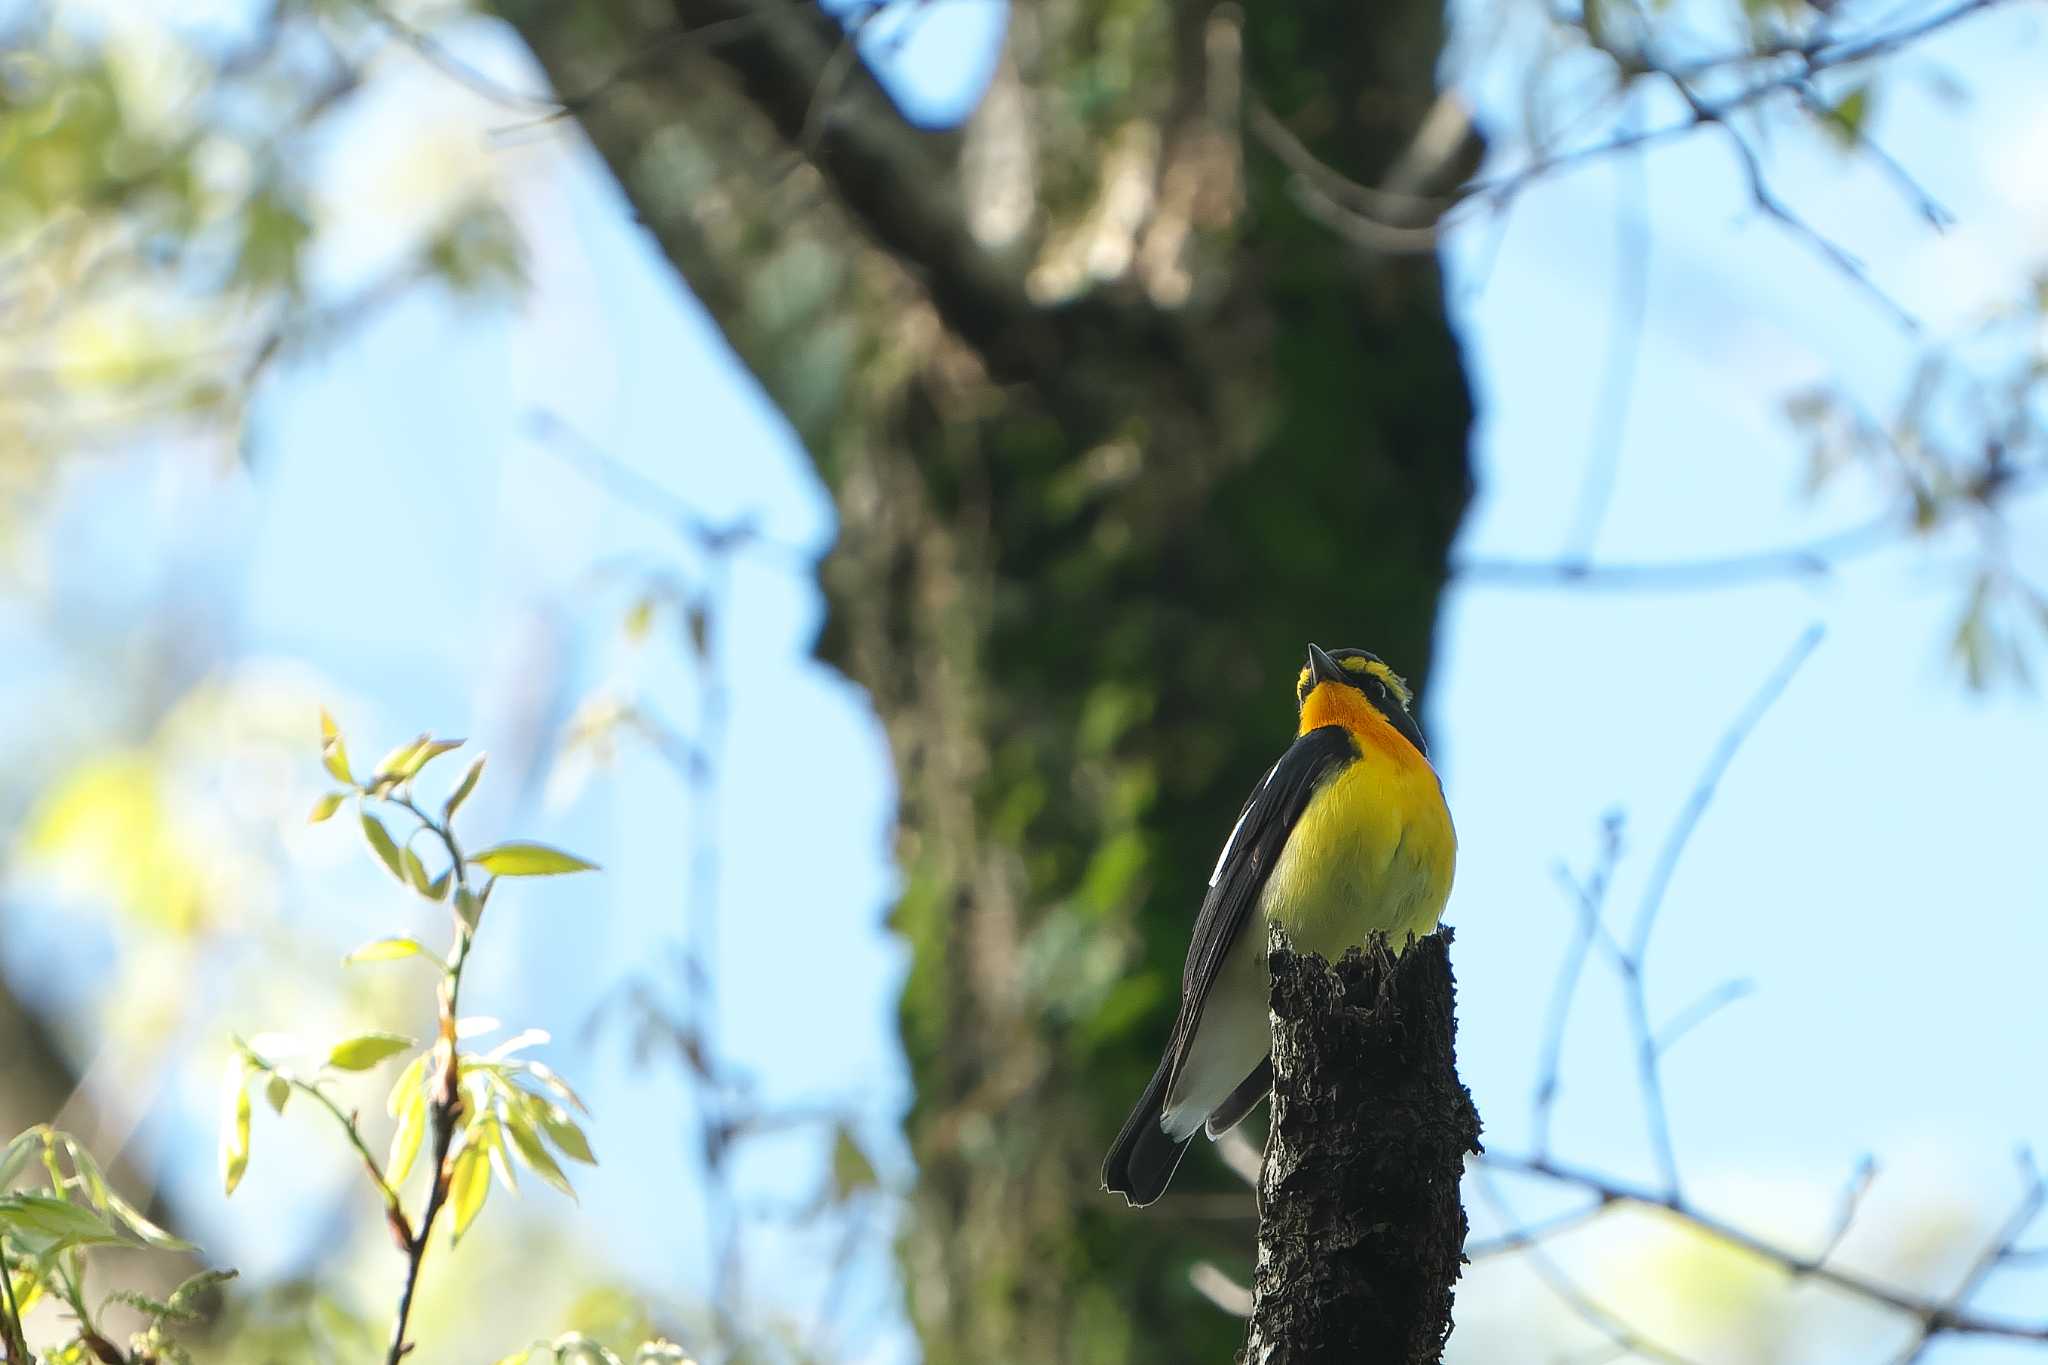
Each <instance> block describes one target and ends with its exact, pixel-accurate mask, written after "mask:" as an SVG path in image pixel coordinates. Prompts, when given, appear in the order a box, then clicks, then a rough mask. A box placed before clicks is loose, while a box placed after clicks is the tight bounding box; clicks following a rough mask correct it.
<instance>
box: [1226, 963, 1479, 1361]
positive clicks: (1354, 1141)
mask: <svg viewBox="0 0 2048 1365" xmlns="http://www.w3.org/2000/svg"><path fill="white" fill-rule="evenodd" d="M1450 941H1451V931H1450V930H1449V929H1448V928H1444V929H1440V930H1438V931H1437V932H1436V933H1434V934H1431V935H1429V936H1428V937H1426V938H1423V939H1421V940H1415V939H1412V938H1411V939H1410V940H1409V946H1408V948H1407V951H1405V952H1404V953H1402V954H1401V955H1400V956H1399V957H1396V956H1395V955H1394V954H1393V953H1392V952H1390V951H1389V949H1388V946H1387V942H1386V939H1385V936H1383V935H1377V934H1376V935H1374V936H1373V939H1372V941H1371V942H1369V943H1368V944H1367V945H1366V948H1365V950H1364V951H1363V952H1361V951H1359V950H1358V949H1353V950H1351V951H1350V952H1348V953H1346V954H1345V956H1344V959H1343V960H1342V961H1340V962H1338V963H1337V964H1336V965H1334V966H1332V965H1331V964H1330V963H1328V962H1326V961H1325V960H1324V959H1322V958H1321V957H1318V956H1316V955H1314V954H1297V953H1295V952H1293V951H1292V950H1291V949H1289V948H1288V947H1287V946H1286V944H1285V942H1284V941H1283V939H1282V938H1281V936H1280V935H1279V933H1278V932H1277V930H1276V931H1275V933H1274V936H1273V939H1272V943H1271V949H1270V959H1269V960H1270V963H1271V966H1272V974H1273V995H1272V1008H1273V1115H1272V1129H1271V1135H1270V1136H1269V1137H1268V1139H1267V1142H1266V1157H1265V1162H1264V1165H1263V1167H1262V1169H1261V1171H1260V1176H1259V1195H1260V1201H1261V1214H1260V1218H1259V1255H1258V1267H1257V1271H1256V1275H1255V1279H1254V1282H1253V1297H1252V1319H1251V1334H1250V1338H1249V1341H1248V1344H1247V1346H1246V1348H1245V1356H1244V1359H1245V1362H1246V1365H1435V1362H1437V1361H1438V1360H1439V1359H1441V1357H1442V1355H1443V1346H1444V1341H1445V1339H1446V1338H1447V1337H1448V1336H1449V1335H1450V1330H1451V1295H1452V1289H1453V1286H1455V1284H1456V1283H1457V1280H1458V1275H1459V1272H1460V1270H1461V1268H1462V1266H1463V1265H1464V1260H1465V1257H1464V1245H1465V1232H1466V1222H1465V1209H1464V1205H1463V1204H1462V1203H1461V1202H1460V1200H1459V1195H1458V1183H1459V1179H1460V1177H1461V1176H1462V1175H1463V1172H1464V1161H1465V1154H1466V1153H1468V1152H1477V1151H1478V1150H1480V1148H1479V1115H1478V1113H1477V1112H1476V1111H1475V1110H1474V1109H1473V1107H1472V1096H1471V1093H1470V1092H1469V1091H1467V1090H1466V1089H1465V1087H1464V1085H1463V1084H1462V1083H1461V1082H1460V1081H1459V1080H1458V1071H1457V1059H1456V1053H1455V1038H1456V1030H1457V1020H1456V1013H1455V1009H1454V1004H1455V987H1454V984H1453V982H1452V979H1451V961H1450V952H1449V949H1450Z"/></svg>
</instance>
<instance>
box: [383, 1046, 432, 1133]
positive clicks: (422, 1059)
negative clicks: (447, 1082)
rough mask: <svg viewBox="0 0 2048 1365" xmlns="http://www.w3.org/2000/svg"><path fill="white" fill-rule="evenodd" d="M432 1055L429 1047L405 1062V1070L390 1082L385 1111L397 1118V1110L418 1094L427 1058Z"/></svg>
mask: <svg viewBox="0 0 2048 1365" xmlns="http://www.w3.org/2000/svg"><path fill="white" fill-rule="evenodd" d="M433 1055H434V1054H433V1052H432V1050H431V1049H430V1050H428V1051H426V1052H422V1053H421V1054H420V1055H419V1056H417V1057H415V1058H413V1059H412V1060H411V1061H409V1062H407V1063H406V1064H405V1070H403V1071H401V1072H399V1073H398V1079H397V1080H395V1081H393V1082H392V1083H391V1093H390V1095H388V1096H386V1097H385V1100H384V1112H385V1113H387V1114H389V1115H391V1117H393V1118H397V1117H398V1113H399V1111H400V1110H402V1109H404V1108H405V1107H406V1106H407V1105H409V1104H411V1103H412V1102H413V1098H414V1097H415V1096H417V1095H418V1094H420V1085H421V1083H422V1082H423V1081H425V1080H426V1076H427V1059H428V1058H429V1057H432V1056H433Z"/></svg>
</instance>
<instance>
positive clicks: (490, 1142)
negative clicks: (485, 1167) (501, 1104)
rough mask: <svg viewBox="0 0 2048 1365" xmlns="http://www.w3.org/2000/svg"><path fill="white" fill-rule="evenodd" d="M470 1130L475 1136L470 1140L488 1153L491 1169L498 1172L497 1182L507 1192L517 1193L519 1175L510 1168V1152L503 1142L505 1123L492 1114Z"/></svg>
mask: <svg viewBox="0 0 2048 1365" xmlns="http://www.w3.org/2000/svg"><path fill="white" fill-rule="evenodd" d="M472 1131H473V1132H474V1134H475V1136H474V1137H473V1138H472V1139H471V1140H472V1141H474V1142H476V1143H477V1144H478V1145H480V1146H482V1147H483V1148H484V1150H485V1151H486V1152H487V1153H489V1155H490V1158H491V1169H492V1170H494V1171H496V1172H497V1173H498V1183H499V1184H501V1185H503V1186H504V1187H505V1189H506V1190H507V1192H510V1193H517V1192H518V1190H519V1177H518V1175H517V1174H516V1173H515V1172H514V1171H513V1169H512V1154H511V1151H510V1150H509V1149H508V1148H507V1146H506V1143H505V1125H504V1124H503V1123H502V1122H501V1121H500V1120H499V1118H498V1116H497V1115H496V1114H492V1115H490V1116H489V1117H487V1118H485V1119H484V1120H483V1121H482V1122H480V1123H478V1124H477V1126H476V1128H475V1129H474V1130H472Z"/></svg>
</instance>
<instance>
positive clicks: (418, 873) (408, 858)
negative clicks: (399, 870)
mask: <svg viewBox="0 0 2048 1365" xmlns="http://www.w3.org/2000/svg"><path fill="white" fill-rule="evenodd" d="M398 857H399V861H400V862H401V863H402V864H403V865H404V867H405V883H406V885H407V886H410V887H411V888H412V889H413V890H415V891H417V892H419V893H420V894H421V895H422V896H425V897H427V898H428V899H429V900H432V899H433V893H432V892H431V891H429V890H428V889H427V888H429V887H431V886H432V885H433V884H434V879H433V878H432V877H429V876H428V875H427V865H426V864H425V863H423V862H421V861H420V855H419V854H417V853H415V852H413V851H412V849H411V848H410V847H409V846H408V847H406V848H402V849H400V850H398Z"/></svg>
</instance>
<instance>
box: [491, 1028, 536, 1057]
mask: <svg viewBox="0 0 2048 1365" xmlns="http://www.w3.org/2000/svg"><path fill="white" fill-rule="evenodd" d="M547 1041H548V1031H547V1030H546V1029H544V1028H529V1029H521V1030H520V1031H519V1032H517V1033H515V1034H513V1035H512V1036H511V1037H510V1038H507V1039H506V1040H505V1041H504V1042H502V1043H500V1044H498V1045H497V1046H496V1047H494V1048H492V1049H491V1050H490V1052H489V1053H487V1054H485V1057H484V1060H485V1061H490V1062H502V1061H503V1060H505V1058H507V1057H510V1056H512V1055H513V1054H514V1053H518V1052H524V1051H525V1050H526V1049H527V1048H530V1047H539V1046H540V1045H541V1044H542V1043H545V1042H547Z"/></svg>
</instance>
